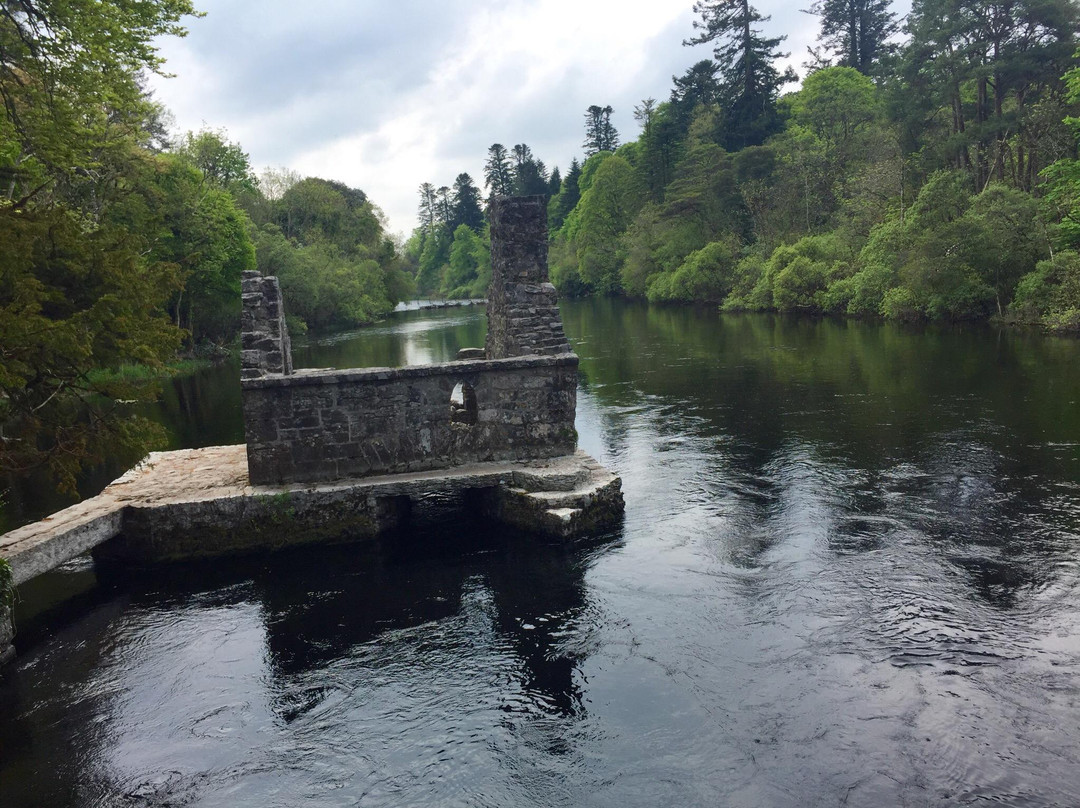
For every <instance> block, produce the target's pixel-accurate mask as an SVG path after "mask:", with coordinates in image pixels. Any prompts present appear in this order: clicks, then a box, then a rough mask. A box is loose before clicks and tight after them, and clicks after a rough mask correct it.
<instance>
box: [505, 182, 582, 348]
mask: <svg viewBox="0 0 1080 808" xmlns="http://www.w3.org/2000/svg"><path fill="white" fill-rule="evenodd" d="M488 218H489V220H490V221H491V286H490V287H489V289H488V305H487V315H488V333H487V344H486V346H485V347H486V349H487V356H488V359H505V358H507V357H510V356H527V355H529V354H545V355H549V356H552V355H557V354H565V353H570V343H569V342H567V340H566V335H565V334H564V333H563V325H562V318H561V317H560V316H559V299H558V294H557V293H556V292H555V287H554V286H552V285H551V284H550V283H548V265H547V257H548V256H547V244H548V239H547V235H548V234H547V197H545V196H523V197H505V196H503V197H495V198H494V199H493V200H492V201H491V206H490V207H489V208H488Z"/></svg>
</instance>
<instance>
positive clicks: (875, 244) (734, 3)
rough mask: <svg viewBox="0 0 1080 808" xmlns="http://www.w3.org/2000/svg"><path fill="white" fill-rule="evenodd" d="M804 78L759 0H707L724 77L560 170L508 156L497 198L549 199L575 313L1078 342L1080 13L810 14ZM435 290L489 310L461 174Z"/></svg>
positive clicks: (1044, 4) (984, 6) (430, 233)
mask: <svg viewBox="0 0 1080 808" xmlns="http://www.w3.org/2000/svg"><path fill="white" fill-rule="evenodd" d="M809 5H810V7H809V8H808V9H807V12H808V13H809V14H811V15H812V16H813V17H814V18H815V19H816V22H817V24H818V26H819V36H818V39H817V47H816V48H813V49H811V50H810V52H809V53H808V54H806V58H807V62H806V63H805V65H804V67H805V72H804V75H803V77H802V83H801V85H800V86H799V87H798V89H797V90H791V91H788V92H785V90H790V89H791V88H792V87H793V82H795V81H796V76H795V75H794V73H793V72H792V71H790V70H787V71H783V72H781V70H780V69H779V67H778V63H779V60H780V59H782V58H784V57H786V56H788V54H787V53H785V52H784V51H783V41H784V37H783V36H777V37H769V36H766V35H765V34H764V33H763V24H764V23H765V22H767V18H765V17H762V16H761V15H760V14H759V13H758V12H757V10H756V9H755V8H754V6H753V5H751V4H750V3H749V2H748V0H699V2H697V3H696V4H695V6H694V12H695V14H696V15H697V17H698V19H697V20H696V21H695V23H694V28H693V30H692V31H688V32H687V34H688V36H687V38H686V40H684V42H683V45H686V46H698V45H705V46H711V47H712V49H713V54H712V58H711V59H704V60H701V61H698V62H696V63H695V64H693V65H692V66H691V67H690V68H689V69H688V70H687V71H686V72H685V73H684V74H683V75H681V76H673V77H672V88H671V92H670V96H669V97H668V98H667V99H665V100H662V101H657V100H656V99H654V98H646V99H644V100H642V101H641V103H640V104H639V105H637V106H636V107H635V109H634V118H635V120H636V121H637V123H638V124H639V126H640V131H639V132H638V133H637V138H636V139H635V140H631V141H628V142H624V143H622V144H621V145H620V142H619V135H618V132H616V131H615V129H614V127H613V126H612V124H611V113H612V109H611V107H610V106H606V107H600V106H598V105H594V106H591V107H590V108H589V109H588V110H587V111H586V113H585V140H584V143H583V157H584V160H583V162H580V163H579V161H578V160H577V159H576V158H574V159H572V160H571V161H570V163H569V169H568V170H567V171H566V174H565V176H562V175H560V172H559V170H558V169H557V168H555V169H553V170H552V171H551V172H550V174H549V173H548V172H547V169H546V167H545V165H544V163H543V162H542V161H541V160H538V159H536V158H535V157H534V156H533V155H532V152H531V150H530V149H529V147H528V146H527V145H524V144H521V145H516V146H513V147H512V149H509V150H508V149H507V148H506V147H505V146H503V145H502V144H499V143H496V144H493V145H492V146H491V148H490V149H489V151H488V155H487V160H486V163H485V170H484V183H485V186H486V191H487V193H488V194H489V195H491V194H502V193H508V192H509V193H529V194H535V193H540V194H544V193H546V194H549V195H550V202H549V227H550V234H551V245H550V262H551V276H552V280H553V282H554V283H555V285H556V286H557V287H558V288H559V289H560V291H561V292H562V293H563V294H568V295H619V296H626V297H632V298H647V299H648V300H649V301H651V302H656V303H660V302H679V303H707V304H715V305H719V306H721V307H722V308H723V309H724V310H725V311H777V312H802V313H808V314H814V315H823V314H828V315H845V316H857V317H882V318H888V319H895V320H970V319H975V320H984V319H988V318H994V319H996V320H999V321H1002V322H1011V323H1023V324H1031V325H1036V326H1041V327H1045V328H1049V329H1052V330H1060V331H1077V330H1080V253H1078V250H1080V162H1077V141H1078V138H1080V118H1078V117H1077V115H1078V111H1080V69H1078V68H1077V67H1076V66H1075V65H1076V57H1075V55H1074V53H1075V51H1076V48H1077V42H1076V37H1077V25H1078V23H1080V12H1078V7H1077V4H1076V3H1075V2H1072V0H1016V1H1014V0H1007V1H1006V2H987V0H979V1H973V0H916V2H914V3H913V5H912V9H911V12H910V14H909V15H908V16H907V17H906V19H899V18H898V17H897V15H896V14H895V13H894V12H893V11H892V9H891V5H892V4H891V3H890V2H888V0H816V2H813V3H810V4H809ZM420 195H421V203H420V217H419V218H420V224H419V227H418V228H417V230H416V231H415V232H414V234H413V236H412V238H411V240H410V241H409V243H408V245H407V254H408V257H409V258H410V260H411V262H412V263H413V264H414V265H415V266H416V267H417V268H418V270H417V284H418V287H419V289H420V291H421V292H422V293H428V294H442V295H448V296H476V295H479V294H482V290H483V288H484V286H485V284H486V275H485V273H486V272H487V267H486V265H485V263H484V261H485V258H484V256H485V255H486V242H485V239H486V236H485V232H484V226H483V220H482V214H481V213H480V206H479V204H477V202H476V199H477V198H478V197H479V195H480V193H479V191H478V190H477V188H476V187H475V184H474V182H473V180H472V178H471V177H470V176H469V175H468V174H461V175H459V176H458V177H457V179H456V180H455V183H454V186H453V188H449V187H441V188H438V189H435V188H433V187H432V186H431V185H430V184H425V185H424V186H422V188H421V191H420Z"/></svg>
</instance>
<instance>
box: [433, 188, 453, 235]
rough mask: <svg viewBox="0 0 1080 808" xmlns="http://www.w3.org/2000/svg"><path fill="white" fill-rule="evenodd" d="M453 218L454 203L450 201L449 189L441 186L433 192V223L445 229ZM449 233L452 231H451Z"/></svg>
mask: <svg viewBox="0 0 1080 808" xmlns="http://www.w3.org/2000/svg"><path fill="white" fill-rule="evenodd" d="M453 218H454V203H453V201H452V200H451V199H450V189H449V188H448V187H447V186H445V185H441V186H439V188H438V189H437V190H436V191H435V222H436V224H438V225H440V226H442V227H444V228H446V227H448V226H449V224H450V222H451V220H452V219H453ZM451 232H453V230H452V229H451Z"/></svg>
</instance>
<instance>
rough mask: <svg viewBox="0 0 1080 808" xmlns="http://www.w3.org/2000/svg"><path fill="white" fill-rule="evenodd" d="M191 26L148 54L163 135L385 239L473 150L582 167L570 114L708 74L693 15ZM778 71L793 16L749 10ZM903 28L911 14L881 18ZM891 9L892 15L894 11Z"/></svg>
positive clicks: (624, 3)
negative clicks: (298, 182) (328, 198)
mask: <svg viewBox="0 0 1080 808" xmlns="http://www.w3.org/2000/svg"><path fill="white" fill-rule="evenodd" d="M196 5H197V7H198V8H200V9H201V10H202V11H205V12H206V16H205V17H203V18H201V19H189V20H188V21H187V27H188V31H189V33H188V35H187V36H186V37H185V38H183V39H178V38H169V39H166V40H163V41H162V42H161V43H160V50H161V54H162V55H163V56H164V57H165V58H166V60H167V64H166V70H167V71H168V72H169V73H171V74H173V77H171V78H158V77H155V78H154V80H153V83H152V87H153V89H154V91H155V96H156V98H157V99H158V100H159V101H161V102H162V103H163V104H164V105H165V106H166V107H167V108H168V109H169V110H170V111H171V113H172V115H173V116H174V118H175V122H176V124H175V128H176V130H177V132H179V133H183V132H186V131H189V130H191V131H197V130H199V129H202V128H211V129H215V130H220V129H224V130H225V131H226V132H227V136H228V138H229V140H231V141H233V142H236V143H239V144H240V145H241V146H242V147H243V149H244V151H245V152H247V153H248V155H249V156H250V159H251V163H252V165H253V166H254V167H255V169H256V172H260V171H262V170H263V169H264V168H267V167H274V168H280V167H287V168H290V169H293V170H295V171H298V172H299V173H300V174H301V175H303V176H317V177H324V178H326V179H334V180H339V181H341V182H344V183H346V184H347V185H350V186H352V187H354V188H361V189H362V190H364V191H365V192H366V193H367V195H368V197H369V198H370V199H371V200H372V202H373V203H374V204H376V205H378V206H379V207H380V208H381V209H382V210H383V212H384V213H385V214H386V217H387V219H388V227H389V230H390V232H391V233H395V234H401V235H403V236H407V235H408V234H409V233H410V232H411V231H412V229H413V228H414V227H415V226H416V209H417V204H418V201H419V195H418V192H417V189H418V188H419V186H420V184H421V183H424V182H430V183H432V184H433V185H435V186H436V187H438V186H440V185H447V186H452V185H453V183H454V179H455V178H456V177H457V175H458V174H460V173H461V172H468V173H469V174H470V175H471V176H472V178H473V180H474V181H475V182H476V184H477V185H478V186H479V187H481V189H482V188H483V165H484V159H485V157H486V154H487V149H488V146H490V145H491V144H492V143H502V144H504V145H506V146H507V147H508V148H509V147H511V146H513V145H514V144H516V143H527V144H528V145H529V146H530V147H531V148H532V151H533V153H534V154H535V155H536V156H537V157H538V158H539V159H541V160H543V161H544V162H545V164H546V165H547V166H548V168H549V169H550V168H551V167H553V166H556V165H557V166H559V167H560V168H561V169H562V170H563V171H564V172H565V169H566V167H567V166H568V165H569V163H570V159H571V158H572V157H575V156H576V157H578V158H579V159H581V157H582V156H583V155H582V148H581V144H582V141H583V140H584V120H585V117H584V116H585V110H586V109H587V108H588V107H589V105H591V104H599V105H600V106H606V105H609V104H610V105H611V106H612V107H613V108H614V113H613V115H612V121H613V123H614V124H615V127H616V128H617V129H618V131H619V134H620V137H621V139H622V140H623V141H627V140H633V139H635V138H636V137H637V134H638V126H637V124H636V122H635V121H634V118H633V109H634V106H635V105H636V104H639V103H640V102H641V100H642V99H644V98H649V97H652V98H656V99H657V100H658V101H662V100H666V99H667V97H668V95H669V94H670V91H671V84H672V76H673V75H681V74H682V73H684V72H686V70H687V68H689V67H690V66H691V65H692V64H694V63H695V62H697V61H700V60H701V59H707V58H709V57H710V56H711V54H712V49H711V46H709V45H697V46H694V47H683V46H682V41H683V39H685V38H687V37H689V36H692V35H693V33H694V31H693V27H692V26H693V20H694V18H695V15H694V13H693V10H692V7H693V0H396V2H392V3H391V2H387V0H306V2H301V3H298V2H296V0H290V2H283V0H197V2H196ZM754 5H755V6H756V7H757V9H758V11H759V12H760V13H762V14H763V15H764V14H768V15H772V19H771V20H770V21H769V22H767V23H766V24H765V26H764V28H765V31H766V32H767V33H769V34H770V35H773V36H775V35H780V34H785V35H787V37H788V38H787V41H786V42H785V43H784V46H783V49H784V50H786V51H790V52H791V56H790V57H789V58H788V59H786V60H784V64H790V65H792V66H794V67H795V69H796V71H797V72H800V74H801V73H803V72H805V71H804V70H802V69H801V67H800V66H801V63H802V62H804V61H806V53H807V50H806V49H807V46H808V45H811V44H813V42H814V40H815V38H816V36H817V18H815V17H812V16H810V15H807V14H805V13H803V12H801V11H800V10H799V9H801V8H806V7H807V6H808V5H809V0H796V1H795V2H782V0H758V2H756V3H755V4H754ZM894 5H895V6H896V9H897V11H901V10H903V11H906V7H907V6H908V5H909V2H897V3H895V4H894ZM901 7H903V8H901Z"/></svg>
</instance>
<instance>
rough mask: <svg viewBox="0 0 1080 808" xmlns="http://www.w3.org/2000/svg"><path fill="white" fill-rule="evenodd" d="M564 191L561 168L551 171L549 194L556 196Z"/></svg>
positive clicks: (556, 167)
mask: <svg viewBox="0 0 1080 808" xmlns="http://www.w3.org/2000/svg"><path fill="white" fill-rule="evenodd" d="M561 190H562V175H561V174H560V173H559V167H558V166H555V168H553V169H551V176H550V177H548V194H549V195H550V196H555V195H556V194H558V193H559V191H561Z"/></svg>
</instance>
